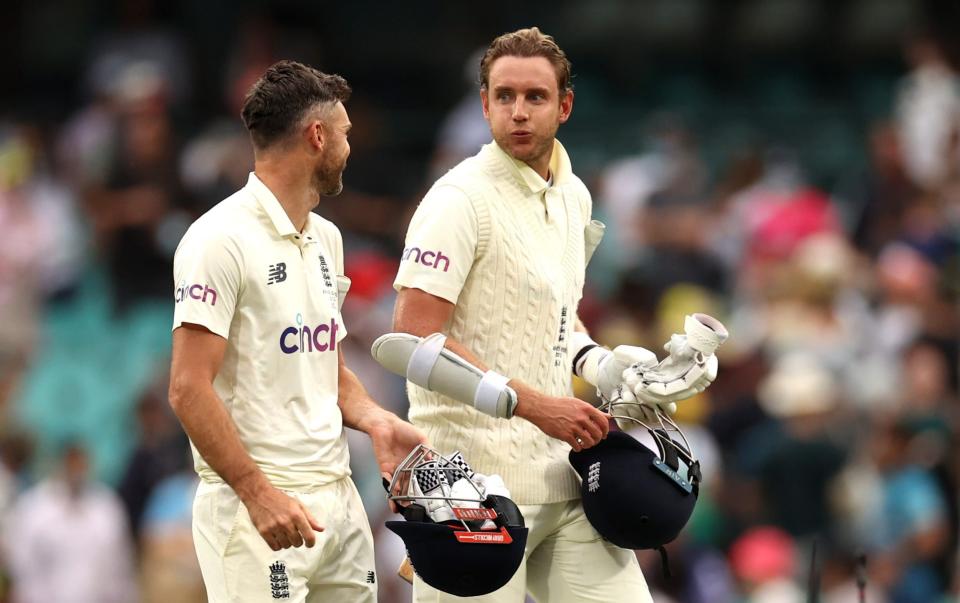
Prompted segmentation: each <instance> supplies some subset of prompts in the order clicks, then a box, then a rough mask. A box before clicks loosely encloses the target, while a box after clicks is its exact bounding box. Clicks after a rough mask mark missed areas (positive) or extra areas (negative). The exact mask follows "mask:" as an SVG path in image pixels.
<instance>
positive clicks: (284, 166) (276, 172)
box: [253, 157, 319, 232]
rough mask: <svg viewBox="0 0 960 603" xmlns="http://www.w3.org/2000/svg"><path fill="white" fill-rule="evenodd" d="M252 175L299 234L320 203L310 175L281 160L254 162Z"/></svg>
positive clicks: (290, 162) (271, 158)
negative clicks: (266, 190)
mask: <svg viewBox="0 0 960 603" xmlns="http://www.w3.org/2000/svg"><path fill="white" fill-rule="evenodd" d="M253 171H254V173H255V174H256V175H257V178H259V179H260V181H261V182H263V183H264V185H266V187H267V188H269V189H270V192H271V193H273V195H274V196H275V197H276V198H277V201H279V202H280V206H281V207H282V208H283V211H284V212H286V214H287V217H289V218H290V222H292V223H293V226H294V228H296V229H297V230H298V231H300V232H302V231H303V228H304V226H306V224H307V216H308V215H309V214H310V210H312V209H313V208H314V207H316V206H317V204H318V203H319V196H318V195H317V192H316V191H315V190H314V189H313V187H312V186H311V180H310V174H308V173H306V172H305V171H304V170H301V169H299V167H298V166H297V165H296V162H294V161H286V158H281V157H265V158H257V160H256V162H255V164H254V168H253Z"/></svg>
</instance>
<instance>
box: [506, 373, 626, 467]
mask: <svg viewBox="0 0 960 603" xmlns="http://www.w3.org/2000/svg"><path fill="white" fill-rule="evenodd" d="M511 383H513V382H511ZM526 389H527V391H528V392H530V393H531V394H532V395H530V394H527V395H523V394H521V397H520V402H519V403H518V404H517V408H516V410H515V411H514V416H517V417H521V418H524V419H526V420H527V421H530V422H531V423H533V424H534V425H536V426H537V427H539V428H540V431H542V432H543V433H545V434H547V435H548V436H550V437H553V438H556V439H558V440H563V441H564V442H566V443H567V444H570V447H571V448H573V450H574V451H575V452H580V451H581V450H584V449H587V448H591V447H593V446H596V445H597V444H599V443H600V440H602V439H604V438H606V437H607V432H608V431H609V429H610V424H609V422H608V421H607V419H608V417H607V415H605V414H603V413H602V412H600V411H599V410H597V409H596V408H594V407H593V406H591V405H590V404H588V403H586V402H584V401H583V400H580V399H578V398H567V397H553V396H545V395H542V394H539V393H535V392H533V390H530V389H529V388H526ZM518 393H519V392H518ZM525 393H526V392H525Z"/></svg>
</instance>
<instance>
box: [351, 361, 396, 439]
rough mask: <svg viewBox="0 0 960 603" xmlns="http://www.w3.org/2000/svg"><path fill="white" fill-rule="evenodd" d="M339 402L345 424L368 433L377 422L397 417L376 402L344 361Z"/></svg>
mask: <svg viewBox="0 0 960 603" xmlns="http://www.w3.org/2000/svg"><path fill="white" fill-rule="evenodd" d="M337 404H338V405H339V406H340V414H341V415H342V416H343V424H344V425H346V426H347V427H349V428H351V429H356V430H357V431H362V432H364V433H367V434H369V433H370V429H371V427H372V426H373V425H374V424H375V423H377V422H383V421H390V420H392V419H395V418H397V417H396V415H394V414H393V413H391V412H390V411H388V410H386V409H384V408H383V407H382V406H380V405H379V404H377V403H376V402H374V401H373V398H371V397H370V394H368V393H367V388H365V387H364V386H363V384H362V383H360V379H358V378H357V375H356V374H355V373H354V372H353V371H351V370H350V369H349V368H347V367H346V366H345V365H343V364H342V363H341V365H340V391H339V395H338V397H337Z"/></svg>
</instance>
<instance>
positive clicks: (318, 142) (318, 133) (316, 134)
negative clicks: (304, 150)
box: [304, 119, 327, 151]
mask: <svg viewBox="0 0 960 603" xmlns="http://www.w3.org/2000/svg"><path fill="white" fill-rule="evenodd" d="M304 136H305V137H306V139H307V142H308V143H309V144H310V146H311V147H312V148H314V149H316V150H318V151H322V150H323V145H324V143H325V142H326V140H327V130H326V126H325V125H324V123H323V121H322V120H319V119H313V120H310V121H309V122H308V124H307V128H306V131H305V132H304Z"/></svg>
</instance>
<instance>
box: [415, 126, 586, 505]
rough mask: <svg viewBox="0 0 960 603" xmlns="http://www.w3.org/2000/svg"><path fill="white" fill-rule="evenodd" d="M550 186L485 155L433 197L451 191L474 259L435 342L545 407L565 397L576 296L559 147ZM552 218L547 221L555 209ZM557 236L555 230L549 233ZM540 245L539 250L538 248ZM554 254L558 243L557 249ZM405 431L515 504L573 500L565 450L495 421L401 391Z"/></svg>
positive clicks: (575, 196)
mask: <svg viewBox="0 0 960 603" xmlns="http://www.w3.org/2000/svg"><path fill="white" fill-rule="evenodd" d="M551 173H552V178H553V185H552V186H551V187H549V188H548V187H547V186H546V183H545V182H543V181H542V179H540V178H539V177H537V176H535V175H534V174H535V173H534V172H533V171H532V170H530V168H527V167H526V166H524V165H523V164H521V163H519V162H517V161H515V160H514V159H512V158H511V157H510V156H509V155H507V154H506V153H504V152H503V151H502V150H501V149H500V148H499V147H498V146H497V145H496V144H495V143H491V144H488V145H486V146H484V147H483V149H482V150H481V151H480V153H479V154H477V155H476V156H474V157H471V158H469V159H467V160H465V161H463V162H462V163H460V164H459V165H458V166H457V167H455V168H453V169H452V170H450V171H449V172H448V173H447V174H446V175H445V176H444V177H443V178H441V179H440V180H438V181H437V183H436V185H435V186H441V185H452V186H455V187H457V188H458V189H460V190H461V191H462V192H463V193H464V194H465V195H466V196H467V197H468V198H469V199H470V202H471V205H472V207H473V209H474V210H475V212H476V217H477V226H478V244H477V252H476V256H475V258H474V261H473V265H472V267H471V269H470V272H469V275H468V276H467V279H466V282H465V284H464V287H463V289H462V291H461V293H460V296H459V298H458V300H457V304H456V309H455V311H454V314H453V318H452V320H451V324H450V325H449V326H448V329H447V332H448V334H449V335H450V336H451V337H453V338H454V339H456V340H458V341H459V342H461V343H462V344H464V345H465V346H466V347H467V348H469V349H470V350H472V351H473V352H474V353H475V354H476V355H477V356H478V357H479V358H480V359H481V360H483V362H484V363H486V364H487V366H488V367H489V368H491V369H493V370H495V371H497V372H499V373H501V374H503V375H506V376H507V377H510V378H515V379H519V380H521V381H523V382H525V383H526V384H528V385H530V386H532V387H533V388H535V389H537V390H539V391H541V392H543V393H545V394H547V395H553V396H566V395H571V392H572V386H571V374H570V352H569V344H570V333H571V332H572V330H573V326H574V324H575V321H576V308H577V304H578V303H579V301H580V298H581V296H582V291H583V280H584V227H585V226H586V225H587V224H588V223H589V221H590V212H591V200H590V193H589V192H588V190H587V188H586V186H584V184H583V182H582V181H580V179H579V178H577V177H576V176H575V175H573V173H572V172H571V170H570V162H569V158H568V157H567V154H566V152H565V151H564V149H563V147H562V146H561V145H560V143H559V142H557V143H555V148H554V154H553V158H552V160H551ZM545 195H553V196H554V199H559V201H560V203H559V204H557V203H554V204H553V205H551V206H550V207H559V208H561V209H560V211H562V212H564V217H565V222H566V235H565V236H566V241H565V244H561V245H560V246H559V248H560V249H562V253H560V254H559V256H558V255H557V254H556V253H555V252H551V251H548V250H549V249H550V248H551V246H552V247H553V249H557V248H558V246H557V242H556V241H552V242H551V241H550V238H551V237H553V238H556V237H557V232H556V230H555V229H551V228H549V226H548V219H549V218H548V215H547V211H546V210H547V207H548V205H547V204H546V203H545V200H544V199H545ZM553 211H556V210H555V209H554V210H553ZM561 224H562V222H561ZM548 243H549V244H548ZM561 243H564V242H561ZM407 391H408V394H409V398H410V406H411V408H410V419H411V421H412V422H413V423H414V424H416V425H418V426H419V427H421V428H422V429H424V431H425V432H426V433H427V435H428V437H429V438H430V441H431V443H432V444H433V445H434V446H435V447H436V448H437V449H439V450H440V451H441V452H444V453H446V452H452V451H454V450H460V451H461V452H463V454H464V455H465V457H466V458H467V460H468V461H469V462H470V463H471V464H472V465H473V467H474V469H475V470H477V471H479V472H481V473H485V474H491V473H496V474H499V475H501V476H502V477H503V478H504V481H505V483H506V485H507V487H508V488H509V489H510V492H511V496H512V498H513V499H514V500H515V501H516V502H517V503H519V504H546V503H553V502H560V501H564V500H570V499H574V498H577V497H579V481H578V479H577V476H576V474H575V473H574V471H573V469H572V468H571V467H570V465H569V463H568V461H567V455H568V454H569V452H570V447H569V446H568V445H567V444H566V443H564V442H562V441H560V440H556V439H553V438H551V437H549V436H547V435H546V434H544V433H543V432H542V431H540V430H539V429H538V428H537V427H536V426H534V425H533V424H532V423H530V422H528V421H526V420H524V419H521V418H519V417H514V418H513V419H496V418H493V417H490V416H487V415H485V414H482V413H480V412H477V411H476V410H474V409H473V408H472V407H471V406H469V405H466V404H464V403H462V402H457V401H454V400H451V399H449V398H446V397H444V396H441V395H439V394H436V393H434V392H429V391H427V390H424V389H422V388H420V387H418V386H416V385H413V384H411V383H409V382H408V384H407Z"/></svg>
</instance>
